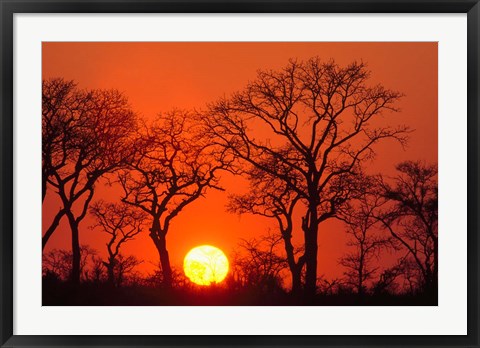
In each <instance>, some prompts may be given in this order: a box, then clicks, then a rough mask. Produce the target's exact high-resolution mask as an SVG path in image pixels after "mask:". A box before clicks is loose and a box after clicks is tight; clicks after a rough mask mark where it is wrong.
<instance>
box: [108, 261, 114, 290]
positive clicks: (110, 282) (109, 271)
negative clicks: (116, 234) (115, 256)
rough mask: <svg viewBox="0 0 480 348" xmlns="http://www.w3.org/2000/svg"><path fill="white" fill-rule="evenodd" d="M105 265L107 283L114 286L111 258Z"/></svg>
mask: <svg viewBox="0 0 480 348" xmlns="http://www.w3.org/2000/svg"><path fill="white" fill-rule="evenodd" d="M106 266H107V273H108V284H110V286H112V287H114V286H115V272H114V269H115V263H113V262H112V260H109V263H108V264H107V265H106Z"/></svg>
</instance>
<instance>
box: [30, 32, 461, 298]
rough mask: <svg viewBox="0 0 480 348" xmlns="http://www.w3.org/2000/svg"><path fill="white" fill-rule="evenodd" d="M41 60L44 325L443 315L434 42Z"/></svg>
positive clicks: (114, 45)
mask: <svg viewBox="0 0 480 348" xmlns="http://www.w3.org/2000/svg"><path fill="white" fill-rule="evenodd" d="M41 58H42V62H41V65H42V67H41V70H42V86H41V89H42V96H41V98H42V102H41V109H42V161H41V165H42V168H41V171H42V175H41V178H42V204H41V206H42V212H41V217H42V244H41V248H42V250H41V253H42V294H41V297H42V306H438V290H439V289H438V265H439V260H438V237H439V236H438V147H439V146H438V126H439V124H438V123H439V122H438V119H439V115H438V114H439V112H438V105H439V97H438V71H439V66H438V42H433V41H432V42H422V41H417V42H399V41H397V42H315V41H312V42H310V41H305V42H298V41H297V42H288V41H283V42H274V41H271V42H261V41H257V42H248V41H241V42H233V41H231V42H208V41H205V42H188V41H185V42H180V41H176V42H175V41H172V42H166V41H165V42H126V41H124V42H87V41H83V42H82V41H80V42H78V41H75V42H73V41H71V42H70V41H65V42H62V41H43V42H42V44H41ZM32 151H36V149H32ZM39 164H40V163H39V162H38V165H39ZM39 169H40V168H38V166H35V168H34V167H32V170H34V171H36V170H39ZM442 173H443V172H442ZM442 187H443V186H442ZM443 212H444V210H442V213H443ZM22 216H24V218H26V219H28V215H22ZM442 226H443V225H442ZM444 231H445V229H442V233H443V232H444ZM445 232H452V231H445ZM35 233H36V234H38V232H35ZM38 250H39V252H40V244H39V245H38ZM442 250H443V249H442ZM442 256H443V254H442Z"/></svg>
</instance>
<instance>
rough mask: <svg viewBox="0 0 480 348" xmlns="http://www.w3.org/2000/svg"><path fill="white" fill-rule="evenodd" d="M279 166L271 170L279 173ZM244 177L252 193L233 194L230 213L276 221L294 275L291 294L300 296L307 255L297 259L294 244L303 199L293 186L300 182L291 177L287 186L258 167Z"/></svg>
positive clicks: (271, 164) (248, 171) (286, 175)
mask: <svg viewBox="0 0 480 348" xmlns="http://www.w3.org/2000/svg"><path fill="white" fill-rule="evenodd" d="M279 164H280V163H276V165H277V168H275V169H274V168H272V171H273V170H275V171H276V172H277V173H278V174H279V173H280V172H282V168H280V167H279V166H278V165H279ZM264 165H267V164H266V163H265V164H264ZM273 165H275V163H270V164H269V166H273ZM283 169H286V168H283ZM283 172H284V175H285V178H287V177H288V175H289V174H288V172H285V170H283ZM245 174H246V175H247V178H248V179H249V181H250V190H249V192H248V193H246V194H243V195H232V196H231V197H230V202H229V205H228V210H229V211H231V212H235V213H239V214H244V213H250V214H255V215H261V216H265V217H269V218H274V219H275V220H276V221H277V224H278V228H279V231H280V235H281V238H282V239H283V244H284V248H285V253H286V260H287V263H288V267H289V269H290V273H291V274H292V293H293V294H294V295H298V294H299V293H300V290H301V287H302V284H301V273H302V269H303V267H304V265H305V255H304V253H303V251H302V252H301V253H300V255H299V256H298V257H297V255H298V254H299V250H298V248H295V247H294V245H293V243H292V236H293V231H294V212H295V209H296V207H297V205H299V204H298V203H299V201H300V196H299V194H298V193H297V192H295V191H293V190H292V189H291V188H290V187H292V186H293V185H296V182H297V180H296V178H295V177H293V176H290V185H287V184H285V180H279V179H278V178H277V177H276V176H272V175H268V174H266V173H265V172H263V171H261V170H259V169H258V168H257V167H252V168H249V170H247V171H246V173H245Z"/></svg>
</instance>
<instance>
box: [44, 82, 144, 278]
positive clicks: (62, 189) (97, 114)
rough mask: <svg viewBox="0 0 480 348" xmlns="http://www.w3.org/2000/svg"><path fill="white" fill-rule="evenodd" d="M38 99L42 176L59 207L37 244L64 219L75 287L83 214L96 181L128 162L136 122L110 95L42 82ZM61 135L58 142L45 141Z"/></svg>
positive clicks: (118, 98)
mask: <svg viewBox="0 0 480 348" xmlns="http://www.w3.org/2000/svg"><path fill="white" fill-rule="evenodd" d="M57 90H61V91H64V92H62V93H57V92H56V91H57ZM43 98H44V101H43V107H44V110H42V117H43V118H44V121H43V127H44V130H43V135H44V136H45V138H44V139H42V141H43V145H42V148H43V152H44V154H43V161H42V162H43V166H44V169H43V172H44V173H46V174H44V177H46V181H47V184H48V186H51V187H52V188H53V191H54V192H55V194H56V195H57V196H58V198H59V199H60V201H61V204H62V207H61V208H60V210H59V212H58V213H57V215H56V217H55V218H54V221H53V223H52V226H51V227H50V228H49V229H47V231H46V232H45V233H44V236H43V240H42V244H43V247H45V245H46V243H47V241H48V240H49V238H50V237H51V235H52V234H53V232H54V231H55V229H56V226H58V223H59V222H60V219H61V218H62V217H63V216H64V215H65V216H66V218H67V220H68V224H69V227H70V230H71V236H72V238H71V240H72V274H71V277H70V278H71V281H72V282H73V283H78V282H79V281H80V241H79V225H80V223H81V221H82V220H83V219H84V218H85V216H86V214H87V211H88V206H89V204H90V202H91V200H92V198H93V194H94V188H95V184H96V183H97V181H98V180H99V179H100V178H101V177H103V176H105V175H106V174H108V173H112V172H113V171H115V170H117V169H118V168H121V167H122V166H124V165H125V164H126V163H128V162H129V159H130V158H131V152H132V144H131V139H130V136H131V134H132V132H133V131H134V130H135V127H136V120H135V115H134V113H133V112H132V111H131V109H130V107H129V105H128V101H127V98H126V97H125V96H123V95H122V94H121V93H120V92H118V91H115V90H91V91H87V90H79V89H77V88H75V85H74V84H73V83H72V82H65V81H63V80H47V81H44V83H43ZM51 105H55V107H50V106H51ZM65 118H66V119H65ZM49 120H54V121H49ZM50 127H52V129H50ZM61 132H63V133H62V134H61V135H60V136H59V137H57V136H50V135H51V134H58V133H61ZM47 142H53V143H52V144H48V143H47ZM48 149H50V150H48Z"/></svg>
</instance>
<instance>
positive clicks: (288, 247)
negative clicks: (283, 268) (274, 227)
mask: <svg viewBox="0 0 480 348" xmlns="http://www.w3.org/2000/svg"><path fill="white" fill-rule="evenodd" d="M290 235H291V233H288V232H283V233H282V236H283V240H284V244H285V252H286V254H287V262H288V268H289V269H290V273H291V274H292V294H293V296H299V295H300V291H301V289H302V279H301V274H302V268H303V258H301V259H299V260H298V263H297V262H295V252H294V248H293V245H292V241H291V238H290V237H289V236H290Z"/></svg>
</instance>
